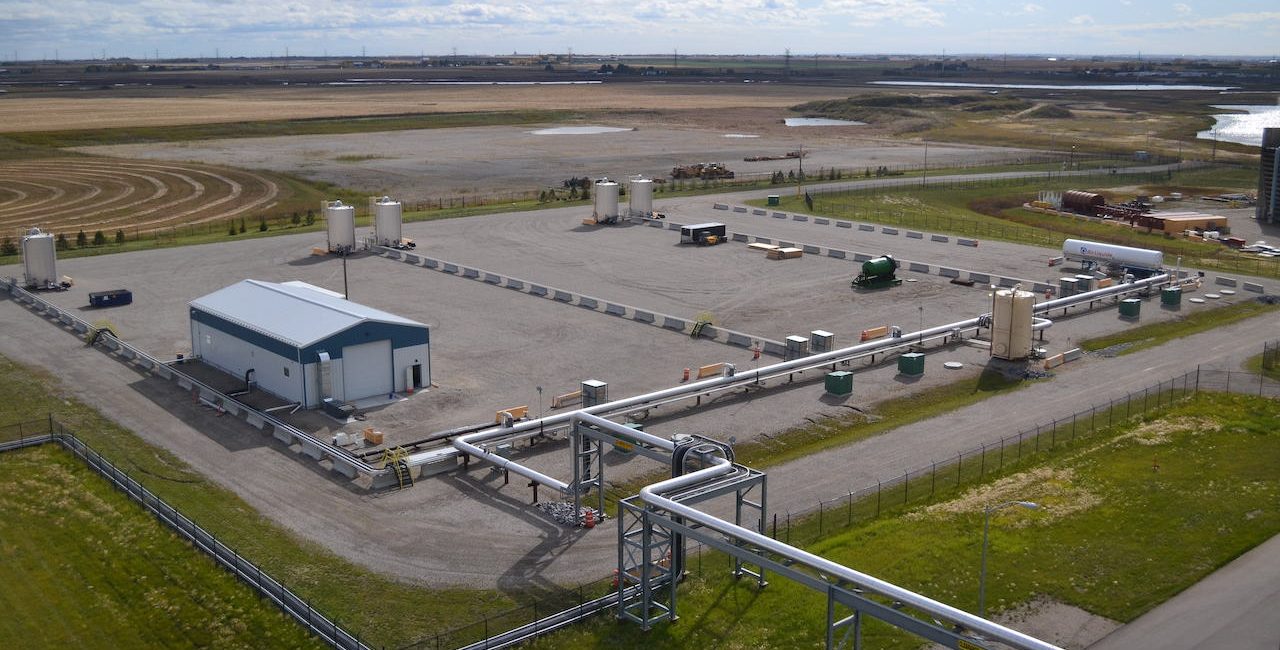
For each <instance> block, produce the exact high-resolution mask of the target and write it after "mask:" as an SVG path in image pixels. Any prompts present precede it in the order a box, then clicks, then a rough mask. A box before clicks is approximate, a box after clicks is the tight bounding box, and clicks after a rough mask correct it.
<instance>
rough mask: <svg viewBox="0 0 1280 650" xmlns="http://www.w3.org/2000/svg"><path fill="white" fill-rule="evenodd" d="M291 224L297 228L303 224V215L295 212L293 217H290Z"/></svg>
mask: <svg viewBox="0 0 1280 650" xmlns="http://www.w3.org/2000/svg"><path fill="white" fill-rule="evenodd" d="M289 223H291V224H293V225H295V226H296V225H298V224H300V223H302V215H300V214H298V211H297V210H294V211H293V215H292V216H290V217H289Z"/></svg>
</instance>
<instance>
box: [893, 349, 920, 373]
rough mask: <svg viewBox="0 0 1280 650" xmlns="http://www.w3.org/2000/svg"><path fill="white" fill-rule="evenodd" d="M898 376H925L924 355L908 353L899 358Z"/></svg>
mask: <svg viewBox="0 0 1280 650" xmlns="http://www.w3.org/2000/svg"><path fill="white" fill-rule="evenodd" d="M898 374H901V375H923V374H924V355H923V354H921V353H919V352H908V353H906V354H904V355H902V356H900V357H898Z"/></svg>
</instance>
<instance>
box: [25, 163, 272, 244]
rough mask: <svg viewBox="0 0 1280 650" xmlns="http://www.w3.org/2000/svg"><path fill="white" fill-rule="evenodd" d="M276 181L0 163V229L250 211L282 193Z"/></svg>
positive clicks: (146, 168)
mask: <svg viewBox="0 0 1280 650" xmlns="http://www.w3.org/2000/svg"><path fill="white" fill-rule="evenodd" d="M282 193H285V194H287V193H288V190H287V189H285V190H282V188H281V183H280V179H277V178H272V177H271V176H270V175H267V174H261V173H257V172H251V171H245V170H236V169H228V168H223V167H215V166H212V165H200V164H194V163H168V162H150V161H134V160H124V159H116V158H49V159H35V160H21V161H12V162H0V231H3V232H10V231H14V230H17V229H22V228H26V227H30V226H39V227H41V228H43V229H44V230H46V231H49V232H74V231H77V230H86V231H94V230H103V231H107V230H115V229H127V230H129V231H130V232H148V231H154V230H160V229H164V228H171V227H174V226H178V225H189V224H200V223H207V222H213V221H225V220H229V219H238V218H242V217H246V216H254V215H257V214H260V213H262V212H263V211H265V210H268V209H270V208H272V207H273V206H275V205H276V204H277V203H278V202H279V201H280V199H281V197H282Z"/></svg>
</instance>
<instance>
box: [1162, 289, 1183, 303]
mask: <svg viewBox="0 0 1280 650" xmlns="http://www.w3.org/2000/svg"><path fill="white" fill-rule="evenodd" d="M1160 304H1162V305H1170V306H1173V305H1180V304H1182V287H1165V288H1164V289H1161V290H1160Z"/></svg>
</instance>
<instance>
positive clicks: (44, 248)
mask: <svg viewBox="0 0 1280 650" xmlns="http://www.w3.org/2000/svg"><path fill="white" fill-rule="evenodd" d="M22 266H23V279H24V280H25V281H26V285H27V287H35V288H37V289H45V288H48V287H56V286H58V268H57V267H58V253H57V247H56V246H54V241H53V234H52V233H47V232H41V231H40V229H39V228H32V229H31V230H30V232H28V233H27V234H26V235H23V236H22Z"/></svg>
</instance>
